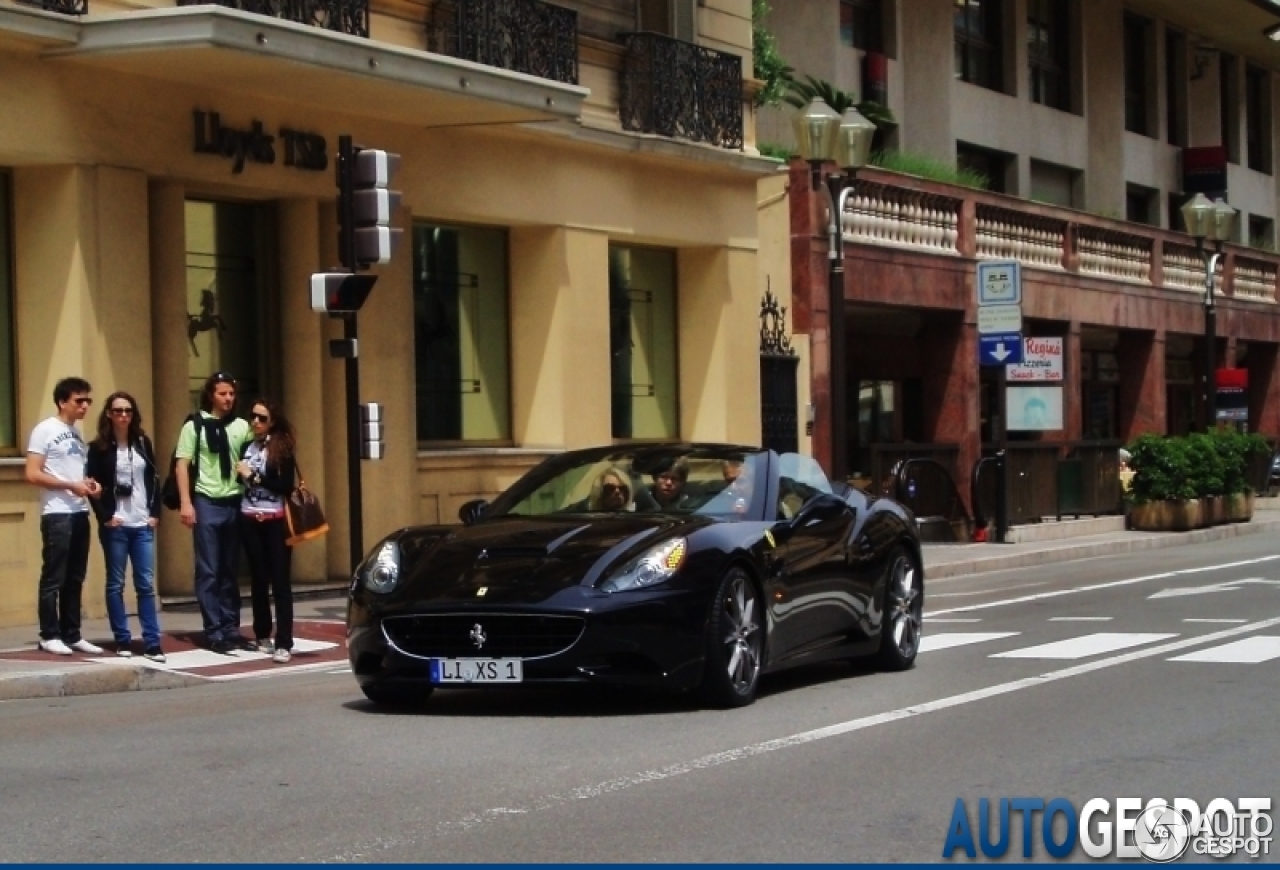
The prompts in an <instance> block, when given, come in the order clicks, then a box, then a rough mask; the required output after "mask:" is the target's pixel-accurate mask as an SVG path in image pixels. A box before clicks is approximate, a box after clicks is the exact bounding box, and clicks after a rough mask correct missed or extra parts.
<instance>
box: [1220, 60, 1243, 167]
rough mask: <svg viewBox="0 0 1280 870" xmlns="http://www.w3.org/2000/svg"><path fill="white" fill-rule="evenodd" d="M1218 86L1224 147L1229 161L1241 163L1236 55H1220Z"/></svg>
mask: <svg viewBox="0 0 1280 870" xmlns="http://www.w3.org/2000/svg"><path fill="white" fill-rule="evenodd" d="M1218 71H1219V75H1218V86H1219V92H1220V97H1219V99H1220V100H1221V106H1222V111H1221V112H1219V113H1218V117H1219V119H1221V121H1222V147H1224V148H1226V149H1227V160H1229V161H1231V162H1232V163H1235V164H1239V163H1240V85H1239V81H1238V75H1239V67H1238V64H1237V63H1236V58H1235V55H1231V54H1227V53H1226V52H1225V51H1224V52H1223V53H1222V54H1220V55H1218Z"/></svg>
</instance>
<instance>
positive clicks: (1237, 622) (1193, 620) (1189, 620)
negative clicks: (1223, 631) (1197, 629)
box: [1182, 616, 1249, 625]
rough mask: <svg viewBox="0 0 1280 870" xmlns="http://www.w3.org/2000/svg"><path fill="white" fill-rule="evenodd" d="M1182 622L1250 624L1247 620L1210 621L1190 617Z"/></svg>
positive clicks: (1204, 618)
mask: <svg viewBox="0 0 1280 870" xmlns="http://www.w3.org/2000/svg"><path fill="white" fill-rule="evenodd" d="M1182 621H1183V622H1209V623H1221V622H1225V623H1228V624H1231V625H1238V624H1239V623H1242V622H1248V621H1249V620H1247V619H1208V618H1206V617H1196V616H1188V617H1187V618H1186V619H1184V620H1182Z"/></svg>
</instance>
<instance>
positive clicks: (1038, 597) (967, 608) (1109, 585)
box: [933, 556, 1280, 616]
mask: <svg viewBox="0 0 1280 870" xmlns="http://www.w3.org/2000/svg"><path fill="white" fill-rule="evenodd" d="M1277 559H1280V556H1259V557H1258V558H1256V559H1245V560H1243V561H1241V562H1224V563H1222V564H1221V565H1205V566H1203V567H1200V568H1183V569H1181V570H1178V571H1162V572H1161V573H1159V574H1148V575H1146V576H1145V577H1130V578H1129V579H1128V580H1110V581H1108V582H1106V583H1094V584H1092V585H1090V586H1073V587H1072V588H1070V589H1058V590H1055V591H1053V592H1037V593H1036V594H1034V595H1020V596H1018V597H1017V598H1006V599H1004V600H1002V601H984V602H982V603H981V604H966V605H964V606H962V607H952V608H950V609H949V610H937V611H934V614H933V615H934V616H942V615H943V614H949V613H969V612H971V611H974V610H986V609H987V608H989V607H1004V606H1006V605H1009V604H1025V603H1026V602H1028V601H1043V600H1044V599H1046V598H1060V597H1062V596H1064V595H1076V594H1077V593H1080V592H1095V591H1097V590H1099V589H1114V588H1116V587H1118V586H1132V585H1133V584H1135V583H1149V582H1150V581H1152V580H1168V579H1169V578H1170V577H1181V576H1184V575H1188V574H1201V573H1204V572H1206V571H1224V570H1226V569H1228V568H1243V567H1244V566H1245V565H1257V564H1259V563H1261V562H1274V561H1275V560H1277Z"/></svg>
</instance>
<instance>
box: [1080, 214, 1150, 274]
mask: <svg viewBox="0 0 1280 870" xmlns="http://www.w3.org/2000/svg"><path fill="white" fill-rule="evenodd" d="M1154 246H1155V243H1154V241H1153V240H1152V239H1150V238H1148V237H1146V236H1138V235H1134V234H1132V233H1125V232H1120V231H1119V230H1110V229H1105V228H1103V227H1094V226H1088V225H1081V226H1079V227H1077V228H1076V252H1077V254H1078V256H1079V258H1080V271H1081V272H1083V273H1085V274H1087V275H1101V276H1103V277H1106V278H1114V279H1116V280H1118V281H1134V282H1140V283H1150V281H1151V251H1152V249H1153V248H1154Z"/></svg>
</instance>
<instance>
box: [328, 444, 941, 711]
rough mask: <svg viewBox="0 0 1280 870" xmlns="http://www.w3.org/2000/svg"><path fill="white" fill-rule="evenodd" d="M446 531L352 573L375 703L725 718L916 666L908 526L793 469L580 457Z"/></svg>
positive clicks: (395, 537) (695, 448)
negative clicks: (435, 699) (637, 691)
mask: <svg viewBox="0 0 1280 870" xmlns="http://www.w3.org/2000/svg"><path fill="white" fill-rule="evenodd" d="M460 515H461V518H462V520H463V525H462V526H422V527H415V528H407V529H402V530H400V531H398V532H395V533H394V534H391V535H389V536H388V537H387V538H385V539H384V540H383V541H381V542H380V543H378V545H377V546H375V547H374V548H373V549H372V551H371V552H370V553H369V555H368V556H367V557H366V558H365V560H364V562H363V563H362V564H361V565H360V567H359V568H358V569H357V571H356V575H355V577H354V578H353V582H352V586H351V597H350V602H349V605H348V610H347V636H348V648H349V653H350V657H351V667H352V670H353V672H354V673H355V677H356V680H357V681H358V682H359V683H360V688H361V689H362V690H363V691H364V693H365V695H366V696H368V697H369V698H370V699H371V700H373V701H375V702H377V703H383V704H407V703H415V702H419V701H422V700H425V699H426V697H427V696H428V695H430V694H431V692H432V690H433V689H435V688H436V687H448V686H470V687H475V686H490V685H505V684H511V683H531V684H532V683H564V682H579V683H582V682H609V683H619V684H628V685H637V686H652V687H669V688H674V689H681V690H685V689H700V690H701V691H702V692H703V693H704V695H705V697H706V699H707V700H708V701H709V702H711V703H713V704H716V705H719V706H741V705H745V704H749V703H751V702H752V700H753V699H754V698H755V695H756V687H757V685H758V683H759V679H760V675H761V674H763V673H768V672H771V671H777V670H781V669H783V668H787V667H791V666H794V665H801V664H808V663H811V662H818V661H824V660H828V659H841V658H853V657H856V656H863V655H876V656H878V658H879V663H880V665H881V666H882V667H884V668H885V669H888V670H904V669H906V668H909V667H911V665H912V663H913V662H914V661H915V657H916V652H917V651H918V649H919V642H920V627H921V626H920V621H921V613H922V609H923V603H924V571H923V569H922V564H921V558H920V544H919V540H918V538H917V536H916V524H915V520H914V518H913V517H912V515H911V513H910V512H909V511H908V510H906V509H905V508H904V507H902V506H901V505H899V504H897V503H895V502H893V501H890V500H888V499H883V498H873V497H871V496H869V495H867V494H865V493H863V492H862V491H860V490H857V489H850V488H847V487H844V486H832V484H831V483H830V482H829V481H828V480H827V478H826V476H825V475H824V474H823V472H822V470H821V468H819V467H818V465H817V463H816V462H815V461H814V460H813V459H811V458H809V457H807V456H799V455H796V454H790V453H788V454H783V455H779V454H777V453H774V452H773V451H771V450H761V449H758V448H750V447H734V446H727V445H710V444H660V445H644V446H635V447H602V448H596V449H591V450H577V451H573V452H568V453H564V454H560V455H558V456H555V457H553V458H551V459H548V460H546V461H544V462H542V463H541V464H540V465H538V466H537V467H535V468H534V469H532V470H531V471H529V473H527V474H526V475H524V477H522V478H521V479H520V480H519V481H517V482H516V483H515V484H514V485H513V486H512V487H511V488H510V489H508V490H507V491H506V492H504V493H503V494H502V495H500V496H499V497H498V498H497V499H496V500H495V501H494V502H493V503H492V504H487V503H485V502H482V501H477V502H469V503H468V504H466V505H464V506H463V508H462V510H461V512H460Z"/></svg>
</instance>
